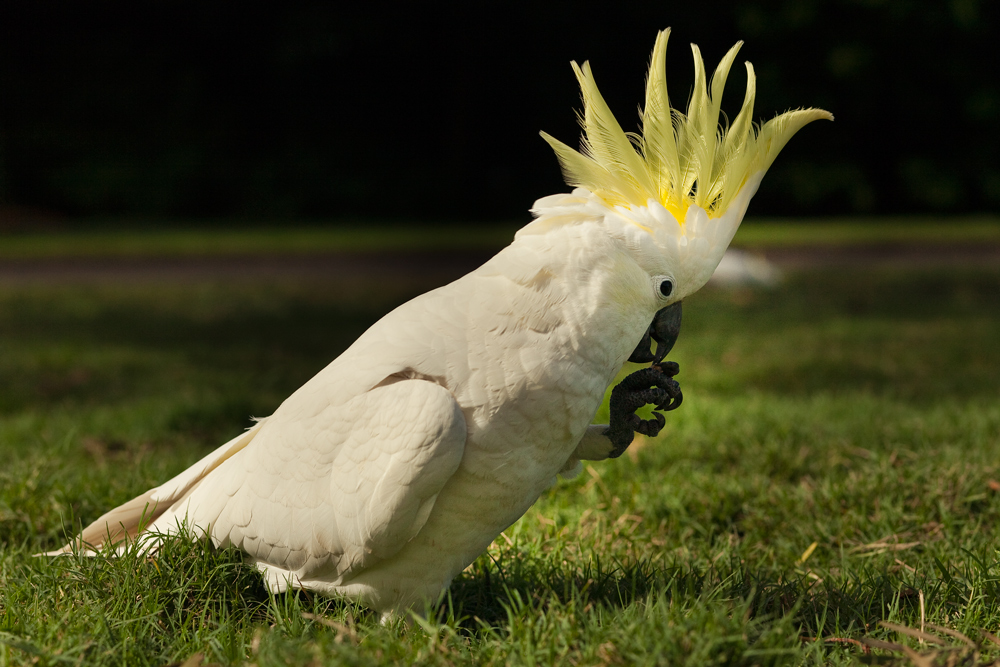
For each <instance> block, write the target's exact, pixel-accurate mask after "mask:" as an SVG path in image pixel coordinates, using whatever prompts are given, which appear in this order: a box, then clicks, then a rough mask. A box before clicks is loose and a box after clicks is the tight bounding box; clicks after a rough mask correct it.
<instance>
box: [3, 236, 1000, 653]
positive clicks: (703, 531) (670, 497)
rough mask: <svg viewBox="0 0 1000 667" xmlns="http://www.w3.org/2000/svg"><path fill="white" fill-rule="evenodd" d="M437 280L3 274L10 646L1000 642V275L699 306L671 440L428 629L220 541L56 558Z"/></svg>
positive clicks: (852, 647) (581, 489)
mask: <svg viewBox="0 0 1000 667" xmlns="http://www.w3.org/2000/svg"><path fill="white" fill-rule="evenodd" d="M28 254H30V253H28ZM421 288H422V286H419V285H413V284H406V285H399V284H396V283H387V284H384V285H372V286H371V287H370V289H369V290H368V291H366V292H364V293H358V292H356V291H346V290H345V289H343V288H342V287H338V286H337V285H335V284H322V283H317V282H302V281H299V282H296V281H294V280H287V281H282V280H273V279H268V280H267V281H264V280H260V279H257V280H248V281H241V282H239V283H230V284H227V283H221V282H211V281H204V282H197V281H195V282H190V283H185V284H169V283H163V282H148V283H135V284H131V285H124V286H112V285H108V284H92V285H87V284H75V285H60V284H44V285H41V284H39V285H32V284H22V285H18V286H0V460H2V461H3V462H4V464H3V466H2V467H0V665H4V664H7V663H11V664H29V663H35V664H42V665H48V664H63V663H67V664H88V665H91V664H107V665H163V664H168V663H183V662H184V661H186V660H188V659H189V658H192V657H194V660H193V661H192V662H191V664H196V663H197V664H200V658H199V657H198V655H197V654H201V655H202V656H204V660H205V661H207V662H217V663H221V664H242V663H248V662H252V663H256V664H258V665H284V664H293V665H299V664H357V665H368V664H370V665H381V664H389V663H390V661H397V662H398V663H400V664H407V663H421V664H487V663H488V664H512V665H522V664H525V665H532V664H554V663H560V664H581V665H582V664H685V663H686V664H690V665H705V664H715V663H722V664H736V665H743V664H746V665H751V664H871V663H875V664H894V663H896V662H898V663H899V664H909V660H908V659H907V658H905V657H904V654H903V652H901V650H899V649H896V650H893V649H891V648H869V647H863V646H862V644H861V640H876V643H877V641H882V642H890V643H892V644H896V645H906V646H907V647H912V648H911V650H915V651H917V652H920V653H923V654H929V653H930V652H931V651H933V650H939V651H940V650H945V651H947V652H948V654H947V655H945V654H941V655H938V656H937V658H936V659H937V660H938V661H939V662H940V664H944V661H945V659H946V658H947V657H948V656H951V657H952V658H955V659H961V660H964V661H965V662H961V663H960V664H977V663H975V662H973V661H974V659H976V656H975V655H974V652H975V651H976V650H979V649H973V648H972V647H969V646H967V645H966V644H965V643H963V641H962V639H960V638H958V637H955V636H949V635H948V634H947V633H945V632H943V631H935V630H933V629H932V628H931V624H933V625H937V626H941V627H944V628H946V629H948V630H949V631H957V632H960V633H963V634H964V636H966V637H968V638H971V640H972V641H973V642H974V643H976V644H982V652H983V653H982V655H980V656H979V657H978V659H979V660H986V659H987V658H996V657H1000V646H997V645H996V644H993V643H991V642H990V640H989V639H988V638H987V637H986V636H984V635H983V634H982V633H981V631H982V630H986V631H989V632H993V633H997V632H1000V597H998V593H1000V558H998V552H997V549H996V544H997V536H998V534H1000V482H998V481H997V480H1000V269H975V270H973V269H968V270H961V269H952V270H942V269H935V270H921V269H913V270H899V269H896V270H892V271H888V270H885V271H882V270H857V269H824V270H822V271H809V272H799V273H792V274H790V275H788V276H787V279H786V281H785V282H784V283H783V284H782V285H780V286H778V287H776V288H773V289H768V290H764V289H748V288H738V289H705V290H703V291H702V292H700V293H698V294H697V295H695V296H693V297H691V298H690V299H688V301H687V302H686V303H685V321H684V327H683V330H682V332H681V337H680V340H679V342H678V345H677V347H676V348H675V350H674V352H673V353H672V354H671V355H670V358H671V359H673V360H675V361H677V362H679V363H680V366H681V374H680V375H679V376H678V380H679V381H680V382H681V386H682V387H683V389H684V393H685V401H684V405H683V406H682V407H681V408H680V409H679V410H677V411H676V412H673V413H670V414H669V415H668V419H667V428H666V429H665V431H664V433H663V435H662V436H661V437H660V438H658V439H656V440H648V441H641V440H640V441H637V442H636V443H634V444H633V446H632V448H631V449H630V450H629V451H628V453H627V454H626V455H625V456H623V457H621V458H620V459H618V460H615V461H606V462H601V463H594V464H592V465H590V466H587V467H586V468H585V470H584V472H583V473H582V474H581V475H580V476H579V477H577V478H576V479H573V480H567V481H563V482H560V483H559V484H558V485H557V486H556V487H554V488H553V489H551V490H550V491H549V492H547V493H546V494H545V495H544V496H543V497H542V498H541V500H540V501H539V502H538V503H537V504H536V505H535V506H534V507H533V508H532V509H531V510H530V511H529V512H528V514H527V515H526V516H525V517H524V518H523V519H522V520H521V521H520V522H518V523H517V524H515V525H514V526H512V527H511V528H509V529H508V530H507V531H506V532H505V534H504V535H503V536H501V537H500V538H498V539H497V541H496V542H495V544H494V545H493V546H492V547H491V548H490V550H489V552H488V553H487V554H486V555H484V556H482V557H481V558H480V559H479V560H477V561H476V562H475V563H474V564H473V565H472V566H471V567H470V568H469V569H468V570H467V571H466V572H465V573H463V575H462V576H461V577H459V578H458V579H457V580H456V581H455V583H454V584H453V586H452V588H451V591H450V594H449V596H448V597H447V598H446V599H444V600H443V601H442V602H441V604H440V605H439V606H438V608H437V610H436V612H435V613H434V614H432V615H431V617H430V618H429V619H426V620H425V619H417V620H414V621H413V622H412V623H411V624H410V625H409V626H406V625H403V624H398V625H394V626H380V625H379V623H378V617H377V616H376V615H374V614H372V613H370V612H367V611H366V610H364V609H359V608H355V607H352V606H351V605H347V604H344V603H342V602H339V601H334V600H327V599H322V598H317V597H315V596H312V595H307V594H289V595H283V596H278V597H269V596H268V594H267V593H266V591H265V590H264V588H263V586H262V584H261V581H260V579H259V576H258V575H257V574H256V571H255V570H253V569H251V568H249V567H247V566H245V565H243V564H242V562H241V559H240V557H239V555H238V554H237V553H234V552H231V551H223V552H215V551H213V550H211V549H206V548H205V547H204V545H202V544H197V543H190V542H184V541H175V542H171V543H169V544H168V545H167V546H166V547H165V548H164V550H163V551H162V552H161V553H160V555H159V556H158V557H156V558H147V557H144V556H141V555H138V554H134V553H129V554H126V555H125V556H123V557H121V558H117V559H104V558H93V559H86V558H76V557H65V558H60V559H48V558H32V557H31V554H32V553H35V552H37V551H39V550H42V549H49V548H54V547H56V546H58V545H59V544H61V543H62V542H63V541H64V540H65V538H66V536H67V534H68V533H71V532H72V531H73V529H74V526H76V525H77V524H78V523H79V522H81V521H83V522H88V521H90V520H92V519H94V518H96V517H97V516H98V515H100V514H101V513H102V512H103V511H105V510H106V509H108V508H110V507H111V506H113V505H115V504H118V503H121V502H123V501H125V500H127V499H129V498H130V497H132V496H134V495H136V494H138V493H139V492H141V491H144V490H145V489H147V488H149V487H150V486H153V485H155V484H157V483H158V482H161V481H163V480H165V479H166V478H168V477H169V476H171V475H173V474H175V473H176V472H178V471H180V470H182V469H183V468H184V467H186V466H187V465H189V464H190V463H192V462H193V461H194V460H196V459H197V458H199V457H200V455H202V454H203V453H205V452H206V451H208V450H209V449H210V448H213V447H215V446H217V445H218V444H219V443H221V442H222V441H223V440H224V439H228V438H229V437H231V436H232V435H234V434H236V433H238V432H239V431H240V429H242V428H244V427H245V426H247V425H248V417H249V416H250V415H258V416H262V415H266V414H268V413H269V412H270V411H271V410H273V409H274V407H275V406H276V405H277V404H278V403H279V402H280V401H281V400H282V398H283V397H284V396H286V395H287V394H288V393H289V392H290V391H291V390H293V389H294V388H296V387H297V386H298V385H299V384H301V383H302V382H303V381H304V380H305V379H307V378H308V377H309V376H310V375H312V374H313V373H314V372H315V371H317V370H318V369H319V368H321V367H322V366H323V365H325V364H326V363H327V362H328V361H329V360H330V359H332V358H333V357H334V356H336V354H337V353H338V352H339V351H340V350H342V349H343V348H344V347H345V346H346V345H348V344H349V343H350V342H351V341H352V340H353V339H354V338H355V337H356V336H357V335H358V334H359V333H361V332H362V331H363V330H364V329H365V328H366V327H367V326H368V325H369V324H371V323H372V322H374V321H375V320H376V319H377V318H378V317H379V316H380V315H381V314H382V313H384V312H385V311H386V310H388V309H389V308H391V307H392V306H393V305H395V304H397V303H399V302H401V301H402V300H404V299H406V298H408V297H409V296H412V295H413V293H414V292H415V291H416V290H419V289H421ZM601 420H602V416H601V415H598V421H601ZM922 614H923V621H922V619H921V615H922ZM880 622H889V623H895V624H899V625H903V626H908V627H911V628H914V627H915V628H919V627H920V626H921V623H922V622H923V623H924V624H925V629H926V631H927V632H929V633H933V634H934V636H936V637H938V638H940V641H941V642H943V643H944V644H945V645H947V646H946V647H945V648H944V649H942V647H940V646H938V647H937V648H935V645H934V644H933V643H932V642H931V641H930V640H925V641H921V640H919V639H918V638H916V637H913V636H909V635H907V634H906V633H905V632H898V631H896V630H894V629H892V628H890V627H886V626H884V625H880ZM931 639H933V638H931Z"/></svg>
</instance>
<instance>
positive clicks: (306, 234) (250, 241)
mask: <svg viewBox="0 0 1000 667" xmlns="http://www.w3.org/2000/svg"><path fill="white" fill-rule="evenodd" d="M527 221H528V218H527V217H526V218H525V219H524V220H523V221H520V222H510V223H476V224H471V225H457V224H452V225H440V224H439V225H434V224H423V225H412V224H410V225H401V224H398V223H384V224H381V223H367V224H346V223H341V224H336V225H326V226H312V227H304V226H301V225H287V226H274V225H271V226H252V227H249V228H247V227H241V226H234V225H231V224H230V225H222V224H220V223H217V222H215V223H206V224H205V226H203V227H200V228H199V227H192V226H190V223H185V224H184V225H181V226H176V225H163V226H159V227H154V228H149V227H146V228H142V227H139V228H137V227H135V226H131V227H124V228H122V227H117V226H114V225H111V226H97V227H92V228H86V229H82V230H78V231H59V232H53V233H22V234H3V235H0V260H11V259H14V260H26V259H55V258H69V257H71V258H81V257H212V256H218V255H274V254H281V255H308V254H322V253H332V252H365V251H385V250H389V251H401V250H442V249H467V248H500V247H502V246H505V245H507V244H508V243H510V241H511V239H513V238H514V233H515V232H516V231H517V229H518V228H519V227H520V226H521V225H523V224H525V223H526V222H527ZM733 243H734V245H735V246H737V247H745V248H766V247H787V246H813V245H834V246H845V245H872V244H892V243H926V244H931V245H934V244H940V243H951V244H955V243H959V244H975V243H988V244H997V243H1000V218H996V217H988V216H979V217H966V218H946V219H940V218H913V217H909V218H891V217H887V218H850V219H818V220H796V219H787V220H775V219H755V218H752V217H751V218H750V219H748V220H747V221H746V222H745V223H744V224H743V225H742V226H741V228H740V231H739V233H738V234H737V235H736V238H735V240H734V241H733Z"/></svg>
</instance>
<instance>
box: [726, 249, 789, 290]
mask: <svg viewBox="0 0 1000 667" xmlns="http://www.w3.org/2000/svg"><path fill="white" fill-rule="evenodd" d="M781 279H782V276H781V271H780V270H779V269H778V267H776V266H775V265H774V264H771V263H770V262H769V261H767V260H766V259H764V258H763V257H760V256H759V255H754V254H751V253H749V252H746V251H745V250H737V249H734V248H730V249H729V250H727V251H726V254H725V255H723V256H722V261H721V262H719V266H718V268H717V269H715V273H714V274H712V278H711V279H710V280H709V281H708V282H709V283H710V284H712V285H715V286H717V287H736V286H743V285H752V286H758V287H774V286H775V285H777V284H778V283H780V282H781Z"/></svg>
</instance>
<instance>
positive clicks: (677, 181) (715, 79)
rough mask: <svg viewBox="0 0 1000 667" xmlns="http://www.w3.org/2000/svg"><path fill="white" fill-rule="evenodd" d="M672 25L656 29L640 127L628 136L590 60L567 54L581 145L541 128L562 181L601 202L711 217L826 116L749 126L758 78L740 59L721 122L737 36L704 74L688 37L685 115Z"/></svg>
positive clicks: (799, 113) (810, 113)
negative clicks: (673, 70) (733, 108)
mask: <svg viewBox="0 0 1000 667" xmlns="http://www.w3.org/2000/svg"><path fill="white" fill-rule="evenodd" d="M669 36H670V29H669V28H668V29H666V30H663V31H661V32H659V33H658V34H657V36H656V43H655V45H654V46H653V54H652V57H651V58H650V65H649V75H648V76H647V79H646V102H645V107H644V108H643V109H642V112H641V118H642V134H641V135H631V136H630V135H629V134H626V133H625V132H624V131H623V130H622V128H621V126H620V125H619V124H618V121H617V120H616V119H615V117H614V114H612V113H611V109H610V108H608V105H607V103H606V102H605V101H604V97H603V96H602V95H601V93H600V91H599V90H598V88H597V83H596V82H595V80H594V75H593V72H592V71H591V68H590V63H589V62H585V63H584V64H583V66H582V67H580V66H579V65H577V64H576V63H575V62H574V63H573V64H572V65H573V71H574V72H575V73H576V77H577V80H578V81H579V83H580V89H581V91H582V96H583V113H582V114H581V116H580V124H581V125H582V126H583V131H584V136H583V138H582V140H581V145H582V150H581V151H576V150H574V149H572V148H570V147H569V146H567V145H566V144H564V143H563V142H561V141H559V140H557V139H555V138H553V137H551V136H550V135H548V134H546V133H544V132H543V133H542V137H543V138H544V139H545V140H546V141H547V142H548V143H549V145H550V146H552V148H553V150H554V151H555V153H556V156H557V157H558V158H559V162H560V164H561V166H562V170H563V174H564V175H565V178H566V182H567V183H568V184H569V185H572V186H582V187H585V188H587V189H588V190H590V191H591V192H593V193H594V194H596V195H598V196H599V197H601V198H602V199H603V200H604V201H605V202H607V203H608V204H609V205H612V206H617V205H626V206H627V207H629V208H632V207H635V206H646V205H647V204H648V202H649V200H650V199H653V200H655V201H657V202H659V203H660V204H662V205H663V206H664V207H665V208H666V209H667V210H668V211H670V212H671V213H672V214H673V216H674V217H675V218H676V219H677V220H684V217H685V214H686V212H687V209H688V207H689V206H691V205H692V204H694V205H696V206H699V207H701V208H703V209H705V210H706V211H707V212H708V215H709V217H711V218H716V217H719V216H721V215H722V214H723V213H725V211H726V209H727V208H728V206H729V205H730V204H731V203H732V201H733V199H734V198H735V197H736V195H737V194H738V193H739V191H740V189H741V188H742V187H743V186H744V185H745V184H746V183H747V181H748V180H749V179H750V177H751V176H753V175H754V174H757V173H759V172H763V171H766V170H767V169H768V167H770V166H771V163H772V162H774V158H775V157H777V155H778V153H779V152H780V151H781V149H782V148H783V147H784V146H785V144H786V143H788V140H789V139H791V137H792V135H794V134H795V133H796V132H798V131H799V130H800V129H802V127H803V126H805V125H806V124H808V123H811V122H812V121H814V120H819V119H827V120H833V116H832V115H831V114H830V113H829V112H828V111H824V110H822V109H799V110H795V111H788V112H786V113H783V114H781V115H779V116H777V117H776V118H774V119H772V120H770V121H768V122H766V123H764V124H763V125H761V126H760V127H759V128H757V127H756V126H755V125H754V124H753V106H754V102H755V100H756V92H757V83H756V77H755V74H754V69H753V66H752V65H751V64H750V63H746V70H747V88H746V94H745V96H744V98H743V106H742V107H741V108H740V112H739V114H738V115H737V116H736V119H735V120H734V121H733V123H732V125H730V127H729V128H728V129H727V128H724V127H721V126H720V125H719V116H720V115H721V103H722V93H723V89H724V88H725V86H726V80H727V79H728V77H729V71H730V69H731V68H732V65H733V62H734V61H735V60H736V55H737V54H738V53H739V50H740V47H741V46H742V45H743V42H737V43H736V45H734V46H733V47H732V48H731V49H730V50H729V52H728V53H726V55H725V57H724V58H723V59H722V61H721V62H720V63H719V65H718V67H716V69H715V72H714V74H713V75H712V79H711V82H709V81H708V79H707V73H706V70H705V63H704V61H703V60H702V57H701V51H700V50H699V49H698V47H697V46H696V45H694V44H692V45H691V51H692V54H693V56H694V69H695V80H694V90H693V91H692V94H691V101H690V102H689V103H688V108H687V113H686V114H684V113H681V112H680V111H678V110H677V109H674V108H672V107H671V105H670V98H669V96H668V94H667V80H666V52H667V41H668V38H669Z"/></svg>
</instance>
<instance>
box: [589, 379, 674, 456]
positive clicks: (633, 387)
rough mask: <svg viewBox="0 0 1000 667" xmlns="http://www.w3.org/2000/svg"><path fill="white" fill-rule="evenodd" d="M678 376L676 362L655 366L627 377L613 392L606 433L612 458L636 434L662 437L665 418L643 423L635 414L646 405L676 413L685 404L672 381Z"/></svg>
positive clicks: (620, 452) (645, 420) (624, 448)
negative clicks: (612, 447)
mask: <svg viewBox="0 0 1000 667" xmlns="http://www.w3.org/2000/svg"><path fill="white" fill-rule="evenodd" d="M679 372H680V366H678V365H677V364H676V363H674V362H673V361H668V362H665V363H663V364H660V363H654V364H653V365H652V366H650V367H649V368H643V369H640V370H638V371H636V372H635V373H632V374H631V375H629V376H627V377H626V378H625V379H624V380H622V381H621V382H620V383H618V386H616V387H615V388H614V389H612V390H611V404H610V408H611V419H610V422H611V423H610V424H609V425H608V430H607V431H605V432H604V435H606V436H607V437H608V438H609V439H610V440H611V443H612V444H613V445H614V449H613V450H612V451H611V455H610V458H613V459H614V458H618V457H619V456H621V455H622V454H623V453H624V452H625V450H626V449H627V448H628V446H629V445H630V444H632V440H633V439H634V438H635V434H636V433H641V434H642V435H647V436H650V437H656V436H657V435H659V433H660V430H662V429H663V427H664V425H665V424H666V420H665V419H664V417H663V415H662V414H660V413H659V412H653V419H641V418H640V417H639V416H638V415H637V414H635V411H636V410H638V409H639V408H641V407H642V406H644V405H655V406H656V409H657V410H663V411H664V412H668V411H670V410H675V409H677V408H678V407H679V406H680V404H681V401H683V400H684V396H683V394H682V393H681V387H680V385H679V384H677V381H676V380H674V379H673V376H674V375H677V373H679Z"/></svg>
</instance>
